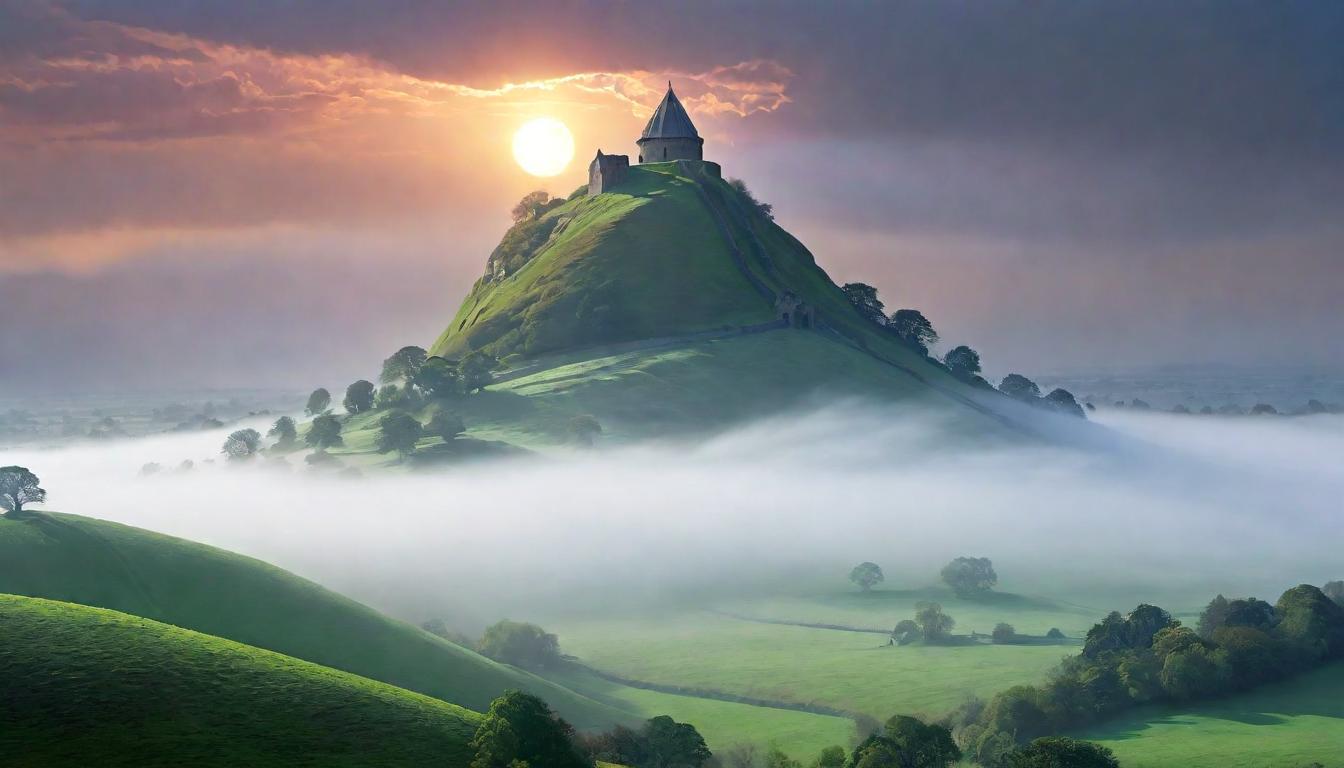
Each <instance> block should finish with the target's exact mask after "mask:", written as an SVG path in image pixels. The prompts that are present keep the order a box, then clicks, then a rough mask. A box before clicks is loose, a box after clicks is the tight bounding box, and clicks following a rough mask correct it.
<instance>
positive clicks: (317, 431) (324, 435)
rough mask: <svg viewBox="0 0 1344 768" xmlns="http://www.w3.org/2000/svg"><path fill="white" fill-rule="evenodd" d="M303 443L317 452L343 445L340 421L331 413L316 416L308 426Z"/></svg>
mask: <svg viewBox="0 0 1344 768" xmlns="http://www.w3.org/2000/svg"><path fill="white" fill-rule="evenodd" d="M303 441H304V442H305V443H307V444H308V445H309V446H311V447H313V448H316V449H317V450H318V451H319V452H321V451H325V450H327V449H328V448H335V447H336V446H338V445H345V440H344V439H343V438H342V437H341V420H340V419H338V418H336V415H335V414H331V413H324V414H322V415H320V416H318V417H317V418H315V419H313V423H311V424H309V425H308V434H307V435H305V436H304V438H303Z"/></svg>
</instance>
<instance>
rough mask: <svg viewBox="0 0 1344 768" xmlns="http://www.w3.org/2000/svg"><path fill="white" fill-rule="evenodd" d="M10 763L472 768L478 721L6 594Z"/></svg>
mask: <svg viewBox="0 0 1344 768" xmlns="http://www.w3.org/2000/svg"><path fill="white" fill-rule="evenodd" d="M0 679H3V680H4V690H5V695H4V696H3V697H0V722H3V723H4V727H3V728H0V755H3V757H0V762H3V763H4V764H6V765H16V766H48V765H99V766H182V765H192V766H228V767H229V768H232V767H233V766H243V765H246V766H257V767H258V768H260V767H263V766H323V767H324V768H327V767H336V768H340V767H342V766H348V767H349V768H362V767H364V766H420V765H423V766H429V765H442V766H463V765H466V763H467V761H468V760H469V759H470V751H469V748H468V747H467V742H468V741H469V740H470V738H471V735H472V733H474V732H475V729H476V724H477V722H478V720H479V715H477V714H475V713H473V712H469V711H467V710H465V709H462V708H461V707H457V706H453V705H451V704H447V703H444V702H442V701H439V700H438V699H434V698H430V697H428V696H422V695H419V694H416V693H412V692H410V691H406V690H403V689H400V688H395V687H393V686H390V685H386V684H383V683H379V682H375V681H373V680H368V679H366V678H362V677H358V676H356V675H351V674H347V673H344V672H338V671H336V670H333V669H329V668H326V667H321V666H318V665H316V664H311V663H308V662H305V661H300V660H298V659H294V658H291V657H288V656H283V655H281V654H277V653H272V652H270V651H264V650H260V649H257V648H252V647H250V646H246V645H242V644H240V643H235V642H232V641H229V640H223V639H220V638H217V637H211V636H209V635H203V634H200V633H198V632H192V631H190V630H186V629H180V628H178V627H173V626H169V625H167V624H161V623H159V622H155V621H150V620H148V619H142V618H139V617H135V616H130V615H127V614H124V613H119V612H116V611H108V610H103V609H97V608H89V607H86V606H80V605H74V604H71V603H61V602H55V601H49V600H41V599H36V598H26V597H16V596H12V595H0Z"/></svg>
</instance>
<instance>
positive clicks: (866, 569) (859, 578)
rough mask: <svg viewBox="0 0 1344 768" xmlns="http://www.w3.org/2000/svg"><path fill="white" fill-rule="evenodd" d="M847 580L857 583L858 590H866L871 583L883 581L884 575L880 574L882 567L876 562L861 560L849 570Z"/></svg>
mask: <svg viewBox="0 0 1344 768" xmlns="http://www.w3.org/2000/svg"><path fill="white" fill-rule="evenodd" d="M849 580H850V581H852V582H854V583H855V584H858V585H859V590H860V591H863V592H867V591H868V590H870V589H872V588H873V585H875V584H880V583H881V582H883V581H885V580H886V577H885V576H883V575H882V568H881V566H879V565H878V564H877V563H869V562H863V563H859V564H858V565H856V566H854V568H853V569H851V570H850V572H849Z"/></svg>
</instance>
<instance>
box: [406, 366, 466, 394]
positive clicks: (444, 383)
mask: <svg viewBox="0 0 1344 768" xmlns="http://www.w3.org/2000/svg"><path fill="white" fill-rule="evenodd" d="M413 383H414V384H415V386H416V388H417V389H419V390H420V391H421V392H424V393H425V396H426V397H432V398H435V399H438V400H442V399H444V398H448V397H452V396H453V395H459V394H461V393H462V382H461V379H460V378H459V377H458V375H457V366H455V365H453V364H452V363H450V362H448V361H447V360H444V359H443V358H442V357H431V358H429V359H427V360H425V362H424V364H423V365H421V366H420V370H418V371H416V374H415V378H414V379H413Z"/></svg>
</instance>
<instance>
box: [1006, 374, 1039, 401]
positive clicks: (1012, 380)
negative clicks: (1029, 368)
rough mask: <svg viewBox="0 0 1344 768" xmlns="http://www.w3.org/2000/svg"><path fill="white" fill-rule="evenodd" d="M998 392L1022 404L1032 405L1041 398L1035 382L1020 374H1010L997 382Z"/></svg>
mask: <svg viewBox="0 0 1344 768" xmlns="http://www.w3.org/2000/svg"><path fill="white" fill-rule="evenodd" d="M999 391H1000V392H1002V393H1003V394H1005V395H1007V396H1009V397H1011V398H1013V399H1014V400H1021V401H1022V402H1024V403H1034V402H1036V400H1038V399H1040V397H1041V388H1040V387H1038V386H1036V382H1034V381H1032V380H1031V379H1028V378H1027V377H1026V376H1023V375H1022V374H1020V373H1010V374H1008V375H1007V376H1004V377H1003V381H1001V382H999Z"/></svg>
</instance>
